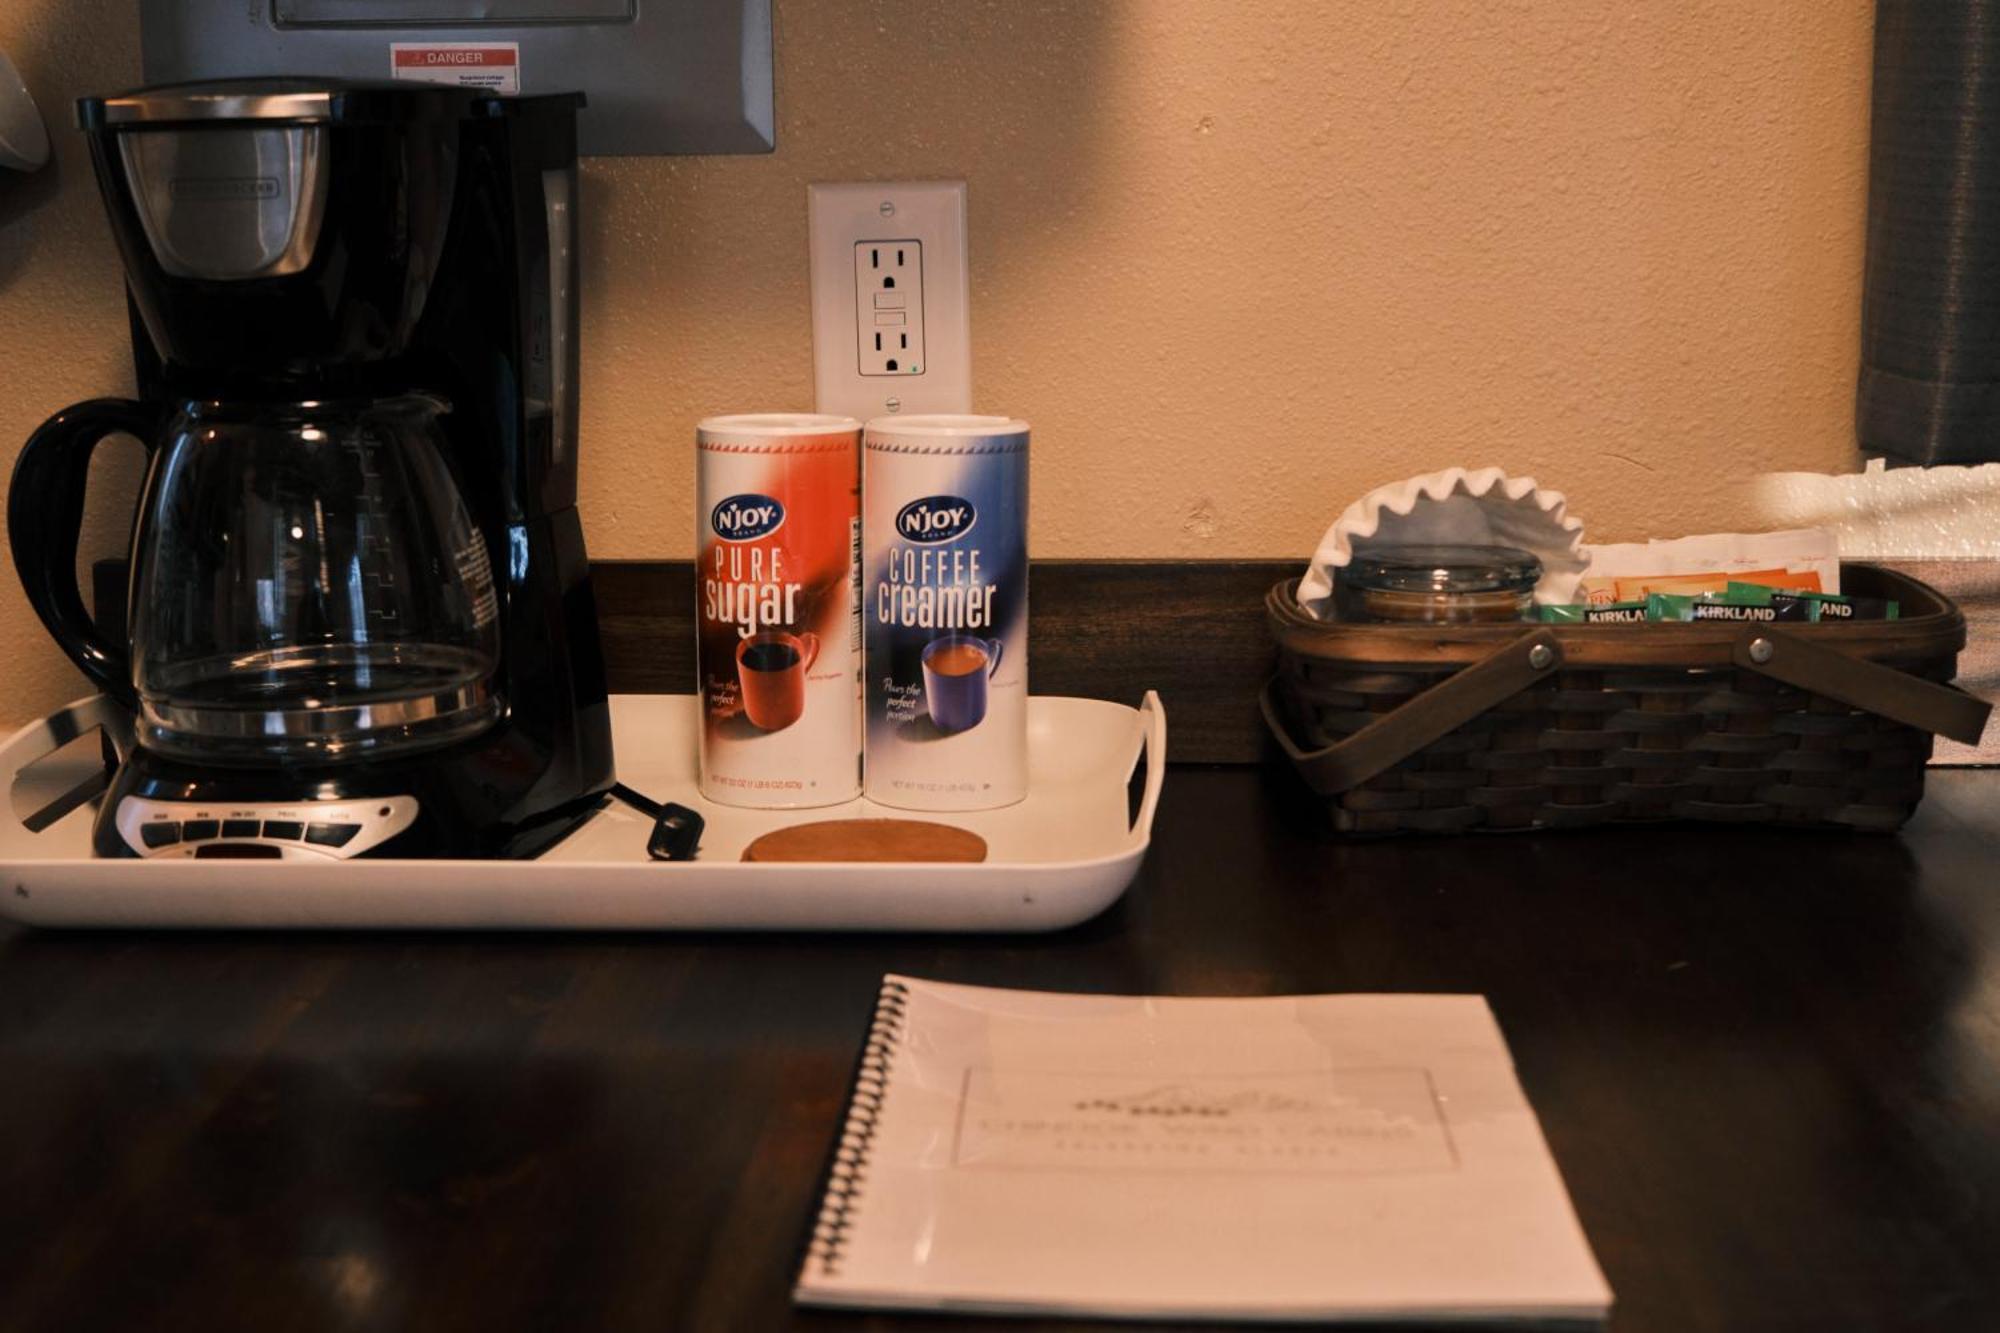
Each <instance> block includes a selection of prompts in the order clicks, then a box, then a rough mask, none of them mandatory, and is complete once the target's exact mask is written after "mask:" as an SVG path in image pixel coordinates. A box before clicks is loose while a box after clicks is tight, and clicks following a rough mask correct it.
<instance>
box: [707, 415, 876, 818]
mask: <svg viewBox="0 0 2000 1333" xmlns="http://www.w3.org/2000/svg"><path fill="white" fill-rule="evenodd" d="M860 436H861V426H860V423H859V422H857V421H855V420H854V419H853V418H852V417H830V416H813V415H791V414H783V413H755V414H749V415H743V416H726V417H710V418H708V419H707V420H706V421H703V422H702V423H701V425H700V426H699V427H698V428H697V431H696V453H697V458H698V462H697V470H698V474H699V475H698V484H697V487H696V490H697V493H698V494H697V500H696V510H695V552H696V566H697V568H696V578H697V580H698V583H699V586H698V588H697V590H696V595H697V606H696V612H697V617H698V620H699V623H700V627H701V628H700V642H699V658H700V661H699V667H698V669H699V672H700V678H701V679H700V692H701V713H702V717H701V793H702V795H703V796H705V797H707V798H708V799H709V800H711V801H719V802H722V803H723V804H726V805H745V806H758V807H763V808H767V809H779V808H787V807H795V806H813V805H832V804H835V803H837V802H840V801H849V800H852V799H854V798H855V797H856V796H858V795H860V794H861V622H860V618H859V610H860V605H859V601H858V598H857V594H858V591H859V567H858V563H857V560H858V556H859V552H860V545H861V533H860V529H861V516H860V494H859V485H860V456H859V455H860Z"/></svg>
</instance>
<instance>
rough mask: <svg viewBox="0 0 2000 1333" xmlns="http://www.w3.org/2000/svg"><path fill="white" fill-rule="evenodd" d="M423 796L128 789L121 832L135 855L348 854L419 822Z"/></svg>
mask: <svg viewBox="0 0 2000 1333" xmlns="http://www.w3.org/2000/svg"><path fill="white" fill-rule="evenodd" d="M416 819H417V798H416V797H414V796H383V797H376V798H374V799H372V800H365V801H294V802H289V803H282V804H280V803H250V804H241V805H211V804H202V803H199V802H194V801H154V800H148V799H146V798H144V797H139V796H128V797H126V798H125V799H124V801H122V802H120V804H119V806H118V834H119V836H120V837H121V838H122V839H123V840H124V842H125V845H126V846H127V847H129V848H131V849H132V852H133V854H134V855H137V856H142V857H147V858H167V857H192V858H195V859H197V860H209V859H218V860H266V861H315V860H336V861H339V860H345V859H347V858H348V857H350V856H359V855H360V854H361V853H363V852H365V851H368V850H369V849H370V848H374V847H379V846H381V845H382V844H383V843H385V842H387V841H388V840H389V839H391V838H393V837H395V836H396V835H397V834H398V833H401V832H402V831H403V830H404V829H406V828H408V827H409V826H410V825H411V824H414V823H415V822H416Z"/></svg>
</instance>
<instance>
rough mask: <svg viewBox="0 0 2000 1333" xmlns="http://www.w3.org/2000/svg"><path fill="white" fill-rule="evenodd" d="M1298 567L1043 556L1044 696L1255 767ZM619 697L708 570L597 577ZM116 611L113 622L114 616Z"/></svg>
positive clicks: (669, 564)
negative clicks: (1083, 701)
mask: <svg viewBox="0 0 2000 1333" xmlns="http://www.w3.org/2000/svg"><path fill="white" fill-rule="evenodd" d="M1893 563H1894V564H1895V567H1896V568H1897V569H1900V570H1902V571H1903V572H1905V573H1907V574H1909V575H1911V576H1912V577H1914V578H1918V579H1922V580H1923V581H1924V582H1925V583H1928V584H1930V585H1931V586H1932V587H1934V588H1936V589H1937V590H1938V591H1940V592H1942V593H1944V594H1945V595H1946V596H1948V597H1950V598H1952V599H1953V600H1954V601H1956V602H1957V603H1958V604H1959V606H1960V607H1961V608H1962V609H1963V610H1964V612H1965V618H1966V623H1967V642H1966V648H1965V652H1964V654H1963V655H1962V656H1961V657H1960V658H1959V662H1958V683H1959V684H1960V685H1961V686H1963V687H1964V688H1966V689H1968V690H1971V691H1972V692H1973V693H1975V694H1978V695H1979V696H1981V697H1982V698H1985V699H1989V700H2000V560H1899V561H1895V562H1893ZM1302 564H1303V562H1301V561H1297V560H1038V561H1036V562H1035V566H1034V581H1033V594H1032V596H1031V597H1030V599H1029V611H1028V614H1029V638H1030V640H1031V653H1032V661H1031V663H1030V667H1029V682H1030V686H1031V688H1032V689H1033V690H1034V692H1035V693H1037V694H1068V695H1081V696H1083V697H1085V698H1090V699H1110V700H1113V701H1115V702H1118V703H1127V704H1136V703H1138V702H1139V698H1140V696H1141V695H1143V694H1144V693H1145V692H1146V691H1147V690H1148V689H1154V690H1158V691H1159V692H1160V697H1161V699H1163V700H1164V701H1165V703H1166V705H1167V719H1168V727H1167V735H1168V737H1169V753H1170V755H1171V757H1172V758H1174V759H1175V760H1178V761H1181V762H1193V763H1226V764H1235V763H1254V762H1256V761H1257V760H1258V759H1260V758H1262V757H1263V756H1264V755H1265V753H1266V752H1265V749H1264V745H1265V742H1264V735H1263V723H1262V721H1261V720H1260V719H1259V717H1258V715H1257V690H1258V688H1259V687H1260V686H1261V685H1262V684H1263V681H1264V677H1265V676H1266V675H1268V674H1269V672H1270V670H1271V663H1272V648H1271V640H1270V636H1269V635H1268V634H1267V633H1266V632H1265V629H1264V594H1265V593H1266V592H1267V591H1269V589H1270V587H1271V585H1272V584H1274V583H1276V582H1277V581H1278V580H1280V579H1284V578H1289V577H1291V576H1292V575H1293V574H1296V573H1298V572H1299V571H1300V569H1301V568H1302ZM95 572H96V575H97V577H96V581H95V591H96V596H97V606H98V608H99V614H100V620H101V621H103V622H104V623H109V624H122V623H123V620H124V564H123V562H122V561H103V562H100V564H99V567H98V569H97V570H96V571H95ZM592 573H593V575H594V579H595V583H596V588H597V609H598V616H599V619H600V621H601V623H602V626H603V631H604V654H605V660H606V664H607V666H608V667H609V672H610V680H611V689H612V690H613V692H615V693H620V694H681V693H686V692H689V691H691V690H693V689H694V686H695V672H694V609H695V608H694V595H695V579H694V563H693V562H692V561H688V560H610V561H599V562H598V563H597V564H595V565H594V566H593V567H592ZM107 608H109V615H108V616H107V615H105V614H104V613H105V611H106V609H107ZM1933 762H1943V763H1949V764H1968V763H1977V764H1993V763H2000V724H1996V725H1994V726H1992V727H1989V728H1988V734H1987V739H1986V742H1985V744H1983V745H1981V746H1979V747H1977V748H1973V747H1970V746H1964V745H1956V744H1953V743H1952V742H1950V741H1940V742H1938V746H1937V755H1936V759H1935V760H1934V761H1933Z"/></svg>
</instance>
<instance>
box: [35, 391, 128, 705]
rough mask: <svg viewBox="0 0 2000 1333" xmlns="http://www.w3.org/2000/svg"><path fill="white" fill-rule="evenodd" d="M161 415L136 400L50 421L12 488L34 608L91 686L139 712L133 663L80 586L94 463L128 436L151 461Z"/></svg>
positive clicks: (114, 401) (102, 403)
mask: <svg viewBox="0 0 2000 1333" xmlns="http://www.w3.org/2000/svg"><path fill="white" fill-rule="evenodd" d="M159 426H160V414H159V413H158V412H157V411H155V410H154V409H152V408H149V407H147V406H145V405H144V404H142V403H138V402H135V401H133V400H132V399H130V398H93V399H91V400H90V401H89V402H87V403H78V404H76V405H75V406H74V407H66V408H64V409H63V410H62V411H60V412H58V413H56V414H55V415H54V416H52V417H50V418H49V419H48V420H47V421H44V422H43V423H42V424H41V426H40V427H38V428H37V429H36V431H35V433H34V434H33V435H30V436H29V437H28V442H27V443H26V444H24V445H22V446H21V456H20V458H19V459H17V460H16V461H15V463H14V480H13V481H12V483H10V484H9V486H8V488H7V538H8V542H9V544H10V545H11V546H12V547H13V551H14V568H15V569H17V570H19V571H20V574H21V587H22V589H23V590H24V591H25V592H26V593H27V594H28V604H29V605H30V606H32V607H34V608H35V614H36V615H38V616H40V617H41V618H42V624H44V625H46V626H47V627H48V631H49V633H50V634H52V635H54V636H55V641H56V643H57V644H58V645H59V646H60V647H61V648H62V650H63V651H64V652H65V653H68V654H69V658H70V660H71V661H72V662H75V663H76V664H77V666H78V668H80V669H81V670H82V672H83V674H84V675H86V676H88V677H90V680H91V683H93V684H94V685H96V686H97V687H98V688H99V689H101V690H103V691H104V692H105V693H106V694H108V695H110V696H111V697H112V698H113V699H116V700H117V701H118V702H120V703H122V704H124V705H125V706H126V707H128V708H129V707H132V706H134V705H135V703H136V702H137V699H136V696H135V695H134V693H133V689H132V663H131V659H130V656H129V654H128V653H127V650H126V649H125V648H124V647H123V646H122V645H120V644H118V643H115V642H113V641H112V640H111V639H108V638H106V637H105V636H104V635H103V634H102V633H100V632H99V631H98V628H97V624H96V622H95V621H93V620H92V619H91V618H90V612H89V611H88V610H86V609H85V608H84V604H83V593H82V592H81V591H80V590H79V589H78V588H77V583H76V546H77V539H78V537H79V536H80V535H81V531H82V528H83V489H84V484H85V482H86V481H87V480H88V479H89V475H90V455H91V453H92V452H93V451H94V450H95V449H96V448H97V446H98V443H99V442H100V441H102V440H104V439H106V438H108V437H110V436H112V435H117V434H120V433H123V434H127V435H132V436H136V437H137V438H138V440H139V443H140V444H142V445H143V446H145V448H146V451H147V453H148V454H150V453H151V452H152V451H153V447H154V445H155V443H156V441H155V440H154V438H153V437H154V433H155V432H156V431H157V430H158V429H159Z"/></svg>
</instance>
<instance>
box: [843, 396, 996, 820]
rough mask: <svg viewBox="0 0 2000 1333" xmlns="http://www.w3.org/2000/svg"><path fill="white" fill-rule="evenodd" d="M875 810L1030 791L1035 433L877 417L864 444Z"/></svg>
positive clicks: (963, 804)
mask: <svg viewBox="0 0 2000 1333" xmlns="http://www.w3.org/2000/svg"><path fill="white" fill-rule="evenodd" d="M862 496H863V499H864V505H865V515H864V521H863V523H862V534H863V545H864V548H865V553H864V556H863V560H862V567H863V578H862V587H861V611H862V616H861V618H862V621H863V623H864V624H865V626H866V634H867V644H868V663H867V668H866V672H865V675H866V681H867V689H866V694H867V700H868V739H867V755H868V764H867V769H868V799H869V800H871V801H875V802H878V803H880V804H882V805H893V806H901V807H903V808H905V809H910V810H979V809H985V808H988V807H991V806H998V805H1010V804H1012V803H1013V802H1015V801H1018V800H1020V799H1021V798H1022V797H1024V796H1026V795H1027V794H1028V423H1027V422H1025V421H1014V420H1010V419H1009V418H1006V417H979V416H910V417H878V418H876V419H875V420H873V421H870V422H869V423H868V427H867V429H866V431H865V432H864V433H863V438H862Z"/></svg>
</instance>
